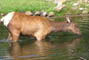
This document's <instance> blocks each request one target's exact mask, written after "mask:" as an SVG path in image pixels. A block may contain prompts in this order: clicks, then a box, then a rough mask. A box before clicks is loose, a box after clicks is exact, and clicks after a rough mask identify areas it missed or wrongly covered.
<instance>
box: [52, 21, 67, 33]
mask: <svg viewBox="0 0 89 60" xmlns="http://www.w3.org/2000/svg"><path fill="white" fill-rule="evenodd" d="M68 25H69V24H68V23H66V22H54V21H51V26H52V31H53V32H57V31H63V30H64V29H65V28H66V27H67V26H68Z"/></svg>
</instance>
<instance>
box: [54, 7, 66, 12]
mask: <svg viewBox="0 0 89 60" xmlns="http://www.w3.org/2000/svg"><path fill="white" fill-rule="evenodd" d="M64 7H65V5H61V6H57V7H55V8H54V10H55V11H58V12H59V11H61V10H62V9H63V8H64Z"/></svg>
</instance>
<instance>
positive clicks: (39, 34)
mask: <svg viewBox="0 0 89 60" xmlns="http://www.w3.org/2000/svg"><path fill="white" fill-rule="evenodd" d="M47 34H48V33H46V32H44V31H38V32H36V33H35V34H34V36H35V37H36V39H37V40H38V41H41V40H43V39H45V37H46V35H47Z"/></svg>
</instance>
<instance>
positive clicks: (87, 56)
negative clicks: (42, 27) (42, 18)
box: [0, 17, 89, 60]
mask: <svg viewBox="0 0 89 60" xmlns="http://www.w3.org/2000/svg"><path fill="white" fill-rule="evenodd" d="M62 19H64V18H57V19H56V20H57V21H58V20H62ZM71 20H72V21H74V22H76V23H77V24H78V27H79V28H80V30H81V32H82V37H78V36H77V35H75V34H73V33H70V32H57V33H51V34H50V35H49V36H48V37H49V39H48V38H47V39H46V40H44V41H42V42H38V41H36V40H34V39H33V38H28V37H20V39H19V42H18V43H14V44H9V43H8V41H7V40H6V38H7V36H8V33H7V30H6V28H5V27H3V25H2V24H1V25H0V60H89V17H74V18H71Z"/></svg>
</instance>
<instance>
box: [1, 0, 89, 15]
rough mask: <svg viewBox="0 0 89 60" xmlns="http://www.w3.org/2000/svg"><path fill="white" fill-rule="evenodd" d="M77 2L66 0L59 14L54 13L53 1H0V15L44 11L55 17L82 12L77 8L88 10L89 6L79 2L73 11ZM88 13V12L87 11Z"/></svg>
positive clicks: (76, 0)
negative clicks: (12, 12)
mask: <svg viewBox="0 0 89 60" xmlns="http://www.w3.org/2000/svg"><path fill="white" fill-rule="evenodd" d="M76 2H78V0H68V1H67V2H65V3H64V5H65V8H63V9H62V10H61V11H60V12H56V11H54V7H56V5H55V4H54V2H53V1H51V2H47V1H46V0H0V13H8V12H11V11H41V10H44V11H46V12H50V11H53V12H54V13H55V15H56V16H60V15H64V14H69V13H73V14H77V13H81V12H82V11H80V10H79V8H84V9H85V8H88V7H89V6H88V5H89V4H86V3H84V2H79V6H77V9H76V10H73V9H72V8H76V7H73V6H72V5H73V3H76ZM88 11H89V10H88Z"/></svg>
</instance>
